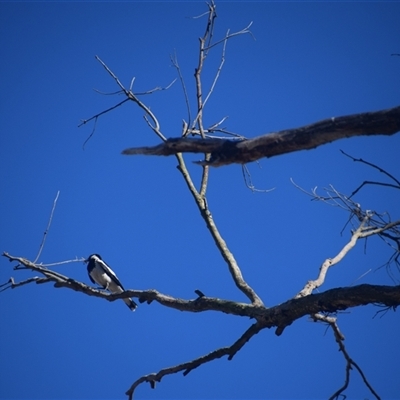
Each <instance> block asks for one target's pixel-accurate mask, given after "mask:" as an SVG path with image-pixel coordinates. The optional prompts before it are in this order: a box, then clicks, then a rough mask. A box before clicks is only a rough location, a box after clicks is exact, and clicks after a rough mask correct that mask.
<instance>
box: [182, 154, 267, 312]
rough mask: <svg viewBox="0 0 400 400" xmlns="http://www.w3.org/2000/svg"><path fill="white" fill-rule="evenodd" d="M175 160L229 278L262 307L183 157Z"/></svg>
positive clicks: (254, 302) (253, 301)
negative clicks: (229, 274)
mask: <svg viewBox="0 0 400 400" xmlns="http://www.w3.org/2000/svg"><path fill="white" fill-rule="evenodd" d="M177 159H178V163H179V165H178V169H179V171H180V172H181V174H182V176H183V178H184V179H185V182H186V184H187V186H188V188H189V191H190V193H191V194H192V196H193V198H194V200H195V202H196V205H197V207H198V209H199V211H200V214H201V216H202V217H203V219H204V221H205V223H206V225H207V228H208V230H209V231H210V233H211V236H212V237H213V239H214V242H215V244H216V246H217V248H218V250H219V251H220V253H221V255H222V257H223V258H224V260H225V261H226V263H227V264H228V268H229V272H230V273H231V276H232V278H233V280H234V282H235V284H236V286H237V288H238V289H239V290H241V291H242V292H243V293H244V294H245V295H246V296H247V297H248V298H249V299H250V300H251V302H252V303H253V304H255V305H263V302H262V300H261V299H260V298H259V297H258V295H257V294H256V293H255V291H254V290H253V289H252V288H251V287H250V286H249V285H248V284H247V282H246V281H245V280H244V278H243V275H242V273H241V271H240V268H239V266H238V264H237V262H236V260H235V258H234V256H233V254H232V253H231V252H230V250H229V248H228V246H227V244H226V242H225V241H224V239H223V238H222V236H221V235H220V233H219V231H218V228H217V226H216V225H215V222H214V220H213V218H212V215H211V212H210V211H209V209H208V206H207V202H206V199H205V198H204V197H202V196H200V194H199V193H198V192H197V190H196V188H195V187H194V185H193V182H192V180H191V178H190V175H189V172H188V170H187V168H186V165H185V163H184V161H183V157H182V155H181V154H177Z"/></svg>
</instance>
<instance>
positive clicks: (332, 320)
mask: <svg viewBox="0 0 400 400" xmlns="http://www.w3.org/2000/svg"><path fill="white" fill-rule="evenodd" d="M313 318H314V320H315V321H321V322H325V323H327V324H328V325H329V326H330V327H331V328H332V330H333V334H334V336H335V340H336V343H337V344H338V345H339V351H340V352H341V353H342V354H343V357H344V359H345V360H346V373H345V381H344V384H343V386H342V387H341V388H340V389H338V390H337V391H336V392H335V393H334V394H333V395H332V396H331V397H329V400H334V399H339V396H341V394H342V393H343V392H344V391H345V390H346V389H347V387H348V386H349V383H350V371H351V370H352V366H353V367H355V368H356V369H357V371H358V372H359V374H360V375H361V378H362V380H363V381H364V384H365V385H366V386H367V387H368V389H369V390H370V391H371V393H372V394H373V395H374V396H375V398H376V399H377V400H380V397H379V396H378V394H377V393H376V392H375V390H374V389H373V387H372V386H371V385H370V383H369V382H368V380H367V378H366V377H365V374H364V373H363V371H362V370H361V368H360V367H359V366H358V364H357V363H356V362H355V361H354V360H353V359H352V358H351V357H350V355H349V353H348V352H347V350H346V347H345V345H344V339H345V338H344V336H343V334H342V332H340V329H339V327H338V325H337V323H336V321H337V319H336V318H334V317H328V316H325V315H321V314H316V315H314V316H313Z"/></svg>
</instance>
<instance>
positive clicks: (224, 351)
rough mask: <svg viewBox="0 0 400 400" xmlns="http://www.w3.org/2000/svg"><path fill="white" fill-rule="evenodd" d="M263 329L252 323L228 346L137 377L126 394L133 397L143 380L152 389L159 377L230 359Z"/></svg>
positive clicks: (159, 379) (186, 372)
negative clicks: (225, 358) (224, 358)
mask: <svg viewBox="0 0 400 400" xmlns="http://www.w3.org/2000/svg"><path fill="white" fill-rule="evenodd" d="M262 329H263V326H262V325H261V324H259V323H255V324H253V325H252V326H251V327H250V328H248V329H247V330H246V332H245V333H244V334H243V335H242V336H241V337H240V338H239V339H238V340H237V341H236V342H235V343H233V344H232V345H231V346H229V347H221V348H219V349H217V350H214V351H212V352H211V353H209V354H207V355H204V356H202V357H199V358H196V359H194V360H192V361H188V362H185V363H182V364H178V365H175V366H173V367H168V368H164V369H162V370H160V371H159V372H157V373H153V374H148V375H144V376H142V377H140V378H139V379H137V380H136V381H135V382H134V383H133V384H132V386H131V387H130V388H129V389H128V390H127V391H126V395H128V396H129V400H132V399H133V395H134V391H135V389H136V388H137V387H138V386H139V385H140V384H142V383H144V382H149V383H150V385H151V388H152V389H154V388H155V386H156V382H161V379H162V378H163V377H164V376H166V375H172V374H176V373H178V372H181V371H183V376H186V375H187V374H188V373H189V372H191V371H192V370H194V369H196V368H198V367H200V366H201V365H203V364H206V363H208V362H210V361H213V360H216V359H218V358H222V357H224V356H228V360H232V358H233V357H234V355H235V354H236V353H237V352H238V351H239V350H240V349H241V348H242V347H243V346H244V345H245V344H246V343H247V342H248V341H249V340H250V339H251V338H252V337H253V336H254V335H256V334H257V333H258V332H260V331H261V330H262Z"/></svg>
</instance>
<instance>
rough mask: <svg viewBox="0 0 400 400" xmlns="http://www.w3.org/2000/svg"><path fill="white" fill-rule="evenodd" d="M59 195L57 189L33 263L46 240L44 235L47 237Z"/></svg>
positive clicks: (37, 258)
mask: <svg viewBox="0 0 400 400" xmlns="http://www.w3.org/2000/svg"><path fill="white" fill-rule="evenodd" d="M59 195H60V191H59V190H58V191H57V194H56V198H55V199H54V202H53V208H52V209H51V213H50V218H49V222H48V224H47V228H46V230H45V231H44V233H43V239H42V243H40V246H39V251H38V254H37V256H36V258H35V260H34V261H33V263H36V261H37V260H39V257H40V254H42V250H43V248H44V244H45V242H46V237H47V234H48V232H49V230H50V226H51V221H52V220H53V214H54V210H55V209H56V205H57V200H58V196H59Z"/></svg>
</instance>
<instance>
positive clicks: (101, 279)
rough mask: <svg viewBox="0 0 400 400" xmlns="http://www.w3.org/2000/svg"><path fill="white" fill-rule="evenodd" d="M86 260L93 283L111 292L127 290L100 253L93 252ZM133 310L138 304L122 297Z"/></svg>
mask: <svg viewBox="0 0 400 400" xmlns="http://www.w3.org/2000/svg"><path fill="white" fill-rule="evenodd" d="M85 262H87V263H88V265H87V271H88V274H89V278H90V280H91V281H92V282H93V283H97V284H98V285H100V286H101V287H102V288H103V289H105V290H108V291H109V292H111V293H122V292H124V291H125V289H124V287H123V286H122V284H121V282H120V281H119V279H118V278H117V275H115V272H114V271H113V270H112V269H111V268H110V267H109V266H108V265H107V264H106V263H105V262H104V261H103V260H102V259H101V257H100V256H99V255H98V254H92V255H91V256H89V258H88V259H87V260H85ZM122 300H124V302H125V304H126V305H127V306H128V307H129V309H130V310H131V311H135V308H136V307H137V304H136V303H135V302H134V301H133V300H132V299H130V298H125V299H122Z"/></svg>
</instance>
